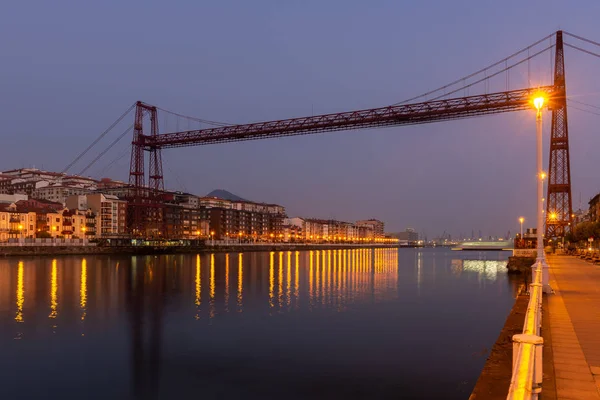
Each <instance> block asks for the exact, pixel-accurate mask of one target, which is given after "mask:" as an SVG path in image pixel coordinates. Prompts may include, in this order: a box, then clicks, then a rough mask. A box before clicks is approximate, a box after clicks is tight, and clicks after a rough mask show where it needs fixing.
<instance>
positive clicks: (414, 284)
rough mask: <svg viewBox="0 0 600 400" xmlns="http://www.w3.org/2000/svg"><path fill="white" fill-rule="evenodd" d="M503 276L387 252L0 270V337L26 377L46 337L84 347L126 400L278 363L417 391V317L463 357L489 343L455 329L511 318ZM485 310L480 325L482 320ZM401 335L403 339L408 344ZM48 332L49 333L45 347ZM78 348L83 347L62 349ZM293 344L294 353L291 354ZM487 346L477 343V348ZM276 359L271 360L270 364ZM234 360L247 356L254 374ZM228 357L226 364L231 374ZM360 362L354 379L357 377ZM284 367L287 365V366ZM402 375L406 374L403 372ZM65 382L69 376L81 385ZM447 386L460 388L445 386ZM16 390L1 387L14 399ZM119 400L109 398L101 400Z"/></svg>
mask: <svg viewBox="0 0 600 400" xmlns="http://www.w3.org/2000/svg"><path fill="white" fill-rule="evenodd" d="M284 253H285V254H284ZM463 255H464V254H463ZM400 257H402V258H400ZM469 257H471V255H469ZM236 261H237V263H236ZM236 264H237V268H236ZM505 270H506V261H504V260H503V259H502V257H499V259H498V260H485V259H482V260H477V259H464V260H463V259H460V255H458V256H456V255H455V254H452V253H449V252H448V253H443V254H438V253H435V252H432V251H421V250H400V251H398V250H394V249H375V250H372V249H342V250H313V251H307V252H297V251H296V252H289V251H285V252H270V253H247V254H241V253H230V254H205V255H190V256H158V257H154V256H152V257H140V256H138V257H118V256H113V257H94V256H87V257H86V258H81V257H61V258H58V259H52V260H49V259H35V260H34V259H27V260H14V259H12V260H11V259H4V260H0V290H1V291H0V332H3V330H4V331H6V333H7V334H6V335H4V337H10V340H11V341H12V340H13V338H14V333H15V332H17V333H18V336H19V338H20V339H22V340H20V341H19V344H23V343H25V346H27V345H28V344H29V346H32V347H31V348H27V347H23V348H22V349H23V350H22V351H23V353H20V354H19V355H20V356H21V357H30V358H31V363H32V364H35V363H36V362H37V361H38V360H37V358H36V357H42V355H41V353H39V351H33V350H31V349H36V348H37V347H36V346H38V342H41V341H45V340H48V336H44V335H45V334H51V335H53V336H52V338H53V340H59V339H61V338H62V340H64V343H62V344H61V342H56V343H55V344H54V346H55V348H56V349H57V351H61V352H63V353H64V354H71V353H72V354H79V353H78V352H77V351H73V349H74V347H69V346H71V345H72V346H78V347H77V349H78V351H79V350H81V351H82V353H81V354H84V353H85V352H86V351H87V352H90V353H89V354H91V353H92V352H93V351H92V350H90V348H89V347H86V346H97V349H95V351H96V353H94V357H101V356H102V355H103V354H104V353H106V357H107V358H106V359H105V360H104V361H103V364H98V365H102V368H106V366H107V365H114V368H115V373H114V376H112V378H111V379H113V380H115V382H117V381H119V380H124V381H127V383H125V385H126V389H127V390H131V395H132V397H134V398H140V399H146V398H157V397H159V395H158V393H162V394H163V395H162V396H160V397H161V398H162V397H164V398H169V396H168V393H166V392H168V391H169V390H171V389H172V388H173V386H172V385H171V386H169V385H167V384H165V383H164V380H165V379H167V378H165V376H169V373H170V372H169V371H170V370H171V369H173V368H175V367H178V368H180V369H179V370H173V372H171V374H172V375H177V374H183V375H185V373H184V372H185V371H188V370H189V371H190V372H186V373H187V374H188V375H186V376H187V377H188V378H189V382H188V383H186V384H183V386H185V385H189V386H190V387H193V386H194V384H193V383H190V382H194V380H195V379H199V378H198V377H201V378H200V379H205V377H206V376H208V377H209V378H210V377H214V376H220V374H221V371H230V370H234V369H235V366H233V365H232V364H235V363H238V362H239V363H240V365H243V366H244V368H245V369H252V367H248V366H251V365H254V364H253V363H254V362H255V361H253V360H255V359H257V360H261V359H264V361H263V362H264V364H261V365H258V367H261V368H267V367H265V365H269V366H270V365H277V364H278V361H277V360H278V359H277V357H282V358H283V357H287V358H288V359H290V360H291V361H294V363H295V362H298V364H297V368H298V370H297V371H296V375H297V376H305V375H306V374H308V375H310V374H311V373H307V372H306V371H309V370H311V368H312V367H314V365H317V364H318V363H319V360H320V361H322V360H323V359H335V362H338V359H339V363H340V364H339V365H343V364H344V363H346V365H352V367H356V368H357V370H361V371H363V368H366V367H368V368H366V369H369V368H375V369H377V366H378V365H391V366H393V367H394V368H391V369H390V370H393V371H396V372H394V373H390V372H389V370H388V369H386V370H385V371H382V370H379V372H380V373H381V374H382V376H383V375H385V374H388V373H390V374H392V375H393V376H392V377H391V378H390V381H389V382H390V383H389V385H390V388H394V385H395V384H396V383H395V382H397V379H398V377H399V376H400V377H403V378H402V379H404V378H406V379H407V380H412V379H413V378H412V377H411V375H410V370H411V369H412V368H416V369H419V368H420V366H419V365H420V364H419V361H418V360H420V357H422V354H419V355H418V357H417V356H415V358H414V360H413V359H412V358H410V357H412V356H411V354H412V353H411V348H412V346H414V347H418V346H421V347H420V348H425V347H423V346H429V345H431V344H430V343H429V342H427V343H428V344H427V345H425V344H424V343H422V342H421V341H420V340H421V336H422V335H425V334H423V332H425V330H424V329H423V327H422V326H420V325H419V324H423V321H424V319H423V315H426V314H428V313H431V312H432V310H440V311H439V312H440V315H438V316H436V315H434V316H433V319H432V320H428V322H427V324H432V327H430V326H429V325H427V330H431V331H435V332H439V331H441V330H445V329H446V328H448V329H450V330H452V329H454V328H453V327H452V326H450V327H448V326H444V325H439V326H438V325H435V324H436V323H437V321H438V320H440V321H445V322H444V323H447V321H448V319H447V318H446V319H445V320H444V316H447V315H453V318H464V320H461V321H460V323H458V322H457V324H460V326H461V328H460V330H461V333H460V335H461V337H463V335H467V336H468V337H466V336H465V338H464V340H463V341H464V342H465V343H469V342H470V341H471V342H472V341H477V340H484V339H482V338H483V337H484V336H485V335H483V333H482V332H481V330H478V331H477V332H474V333H473V335H474V336H473V337H471V336H469V335H471V332H463V329H462V327H464V326H467V323H468V319H469V318H478V319H482V318H489V319H491V316H490V315H489V311H485V310H487V309H489V308H490V307H486V306H485V305H490V304H492V305H494V307H492V308H494V309H499V310H500V311H502V310H503V309H502V307H503V306H497V304H498V301H499V299H500V300H501V299H505V297H502V296H504V295H505V294H506V295H507V296H506V299H507V300H506V302H505V303H502V304H506V311H508V310H509V309H510V306H511V305H512V299H511V297H512V296H511V293H512V292H513V289H511V285H512V283H511V282H509V281H508V280H507V278H506V276H505ZM434 274H435V281H434V280H433V277H434ZM203 281H204V282H203ZM203 283H204V287H203ZM491 284H494V285H495V286H494V290H491V291H490V290H486V287H485V285H488V286H489V285H491ZM444 285H446V286H444ZM434 286H435V287H434ZM442 288H443V290H440V289H442ZM496 288H498V290H496ZM202 289H204V290H202ZM467 289H468V290H467ZM488 289H489V288H488ZM444 290H445V292H444ZM450 291H453V292H452V293H454V296H448V297H447V298H444V299H442V300H439V299H438V297H436V296H440V295H439V294H438V293H440V292H444V293H445V294H446V295H447V294H448V293H450ZM467 293H468V296H466V295H465V294H467ZM3 294H6V296H2V295H3ZM418 296H420V297H418ZM461 296H464V302H463V303H457V304H455V305H453V304H452V303H451V302H452V301H461V299H462V297H461ZM448 299H452V300H451V301H449V300H448ZM473 299H476V301H475V300H473ZM482 299H483V300H482ZM482 301H483V302H482ZM485 301H487V302H488V303H485ZM452 307H455V308H458V309H460V312H456V309H453V308H452ZM48 309H50V314H49V315H48ZM480 310H484V311H481V314H478V313H479V312H480ZM348 316H350V317H348ZM438 317H439V318H438ZM47 318H50V319H51V320H52V324H53V327H56V325H58V323H60V326H61V329H60V330H55V329H52V328H49V327H48V320H47ZM505 318H506V314H502V313H501V315H499V316H498V321H499V322H498V324H499V325H500V326H501V324H502V323H503V321H504V319H505ZM82 321H85V337H83V336H82V335H81V331H82V325H83V324H82ZM268 321H275V322H268ZM286 321H287V322H286ZM441 323H442V322H440V324H441ZM489 323H490V321H489V320H487V321H484V322H482V323H481V327H482V328H481V329H486V328H485V327H487V326H488V324H489ZM286 324H288V325H286ZM407 326H410V327H411V329H408V330H407V328H406V327H407ZM42 330H45V331H44V332H45V333H44V332H42V333H39V332H40V331H42ZM489 330H490V334H489V339H490V341H491V343H493V340H495V338H496V337H497V334H498V327H497V326H494V325H493V324H492V325H491V327H490V328H489ZM55 331H56V332H55ZM341 332H343V335H341V334H340V333H341ZM453 332H454V333H453V335H454V336H452V335H450V337H452V338H455V337H457V336H456V334H457V333H456V332H457V331H456V330H454V331H453ZM75 334H76V335H75ZM104 335H106V338H104V337H103V336H104ZM402 335H408V336H409V337H404V338H403V337H402ZM2 337H3V336H2V335H0V345H1V344H4V343H2V342H1V340H2ZM73 337H76V338H77V340H79V342H77V343H75V344H70V341H72V338H73ZM124 338H125V339H126V340H124ZM408 339H410V340H408ZM423 340H425V338H423ZM263 341H264V342H265V343H266V344H265V343H263ZM463 341H461V343H462V342H463ZM238 342H239V344H238ZM361 342H368V343H369V346H357V345H356V343H361ZM11 343H12V342H11ZM65 343H67V344H65ZM92 343H94V344H93V345H92ZM290 343H295V346H291V347H290V346H289V344H290ZM404 343H414V345H408V344H407V345H406V346H408V347H406V348H405V347H402V346H404ZM436 343H437V342H436ZM9 344H10V343H9ZM447 345H448V344H447V343H445V344H444V343H442V342H440V344H439V346H443V348H442V349H441V351H442V353H443V352H444V351H459V350H460V349H455V347H456V346H454V345H451V346H447ZM489 345H490V343H488V342H485V343H484V344H483V345H482V346H481V347H484V346H488V347H489ZM9 347H10V346H6V348H9ZM213 349H214V350H213ZM227 349H230V350H227ZM448 349H451V350H448ZM438 350H439V349H438ZM461 351H462V350H461ZM465 351H468V353H465V354H471V353H472V350H470V349H469V350H465ZM27 352H28V354H29V355H26V354H25V353H27ZM271 353H273V354H276V355H277V356H273V357H275V358H272V357H271V356H269V354H271ZM304 353H306V354H307V355H306V357H308V355H310V354H312V353H315V355H314V357H315V358H314V359H309V360H308V361H307V360H304V359H303V357H304ZM442 353H440V352H437V353H436V354H442ZM15 354H16V353H13V355H12V356H13V357H14V355H15ZM398 354H402V357H398ZM52 355H53V358H52V357H50V359H52V360H55V358H56V357H55V354H54V353H53V354H52ZM242 355H244V356H248V357H249V359H250V361H249V360H246V359H244V358H243V357H242ZM459 356H460V357H463V356H464V355H461V354H459V355H457V357H458V358H457V359H458V360H462V361H460V362H458V364H461V363H462V364H465V365H467V364H468V363H469V362H470V361H469V362H467V361H464V359H462V358H460V357H459ZM10 357H11V356H10V355H9V356H4V359H5V363H7V364H9V363H10V362H11V358H10ZM69 357H70V356H69ZM82 357H83V356H82ZM223 357H224V358H225V359H227V357H230V358H229V359H230V360H231V363H232V364H228V363H227V362H226V361H224V360H223V359H222V358H223ZM239 357H242V358H241V360H238V358H239ZM261 357H262V358H261ZM405 358H406V359H405ZM354 359H356V363H357V365H354V364H352V363H353V361H352V360H354ZM205 361H206V365H204V362H205ZM291 361H290V365H292V364H294V363H292V362H291ZM451 361H456V360H451ZM1 362H2V361H0V366H1V365H2V364H1ZM53 362H55V361H53ZM304 362H306V365H305V364H303V363H304ZM56 363H57V364H56V368H57V369H60V368H61V367H64V366H65V365H69V366H71V368H72V366H73V365H79V364H77V362H74V361H73V360H70V361H68V362H67V361H64V363H61V361H60V360H58V361H56ZM69 363H70V364H69ZM87 363H89V364H90V366H88V365H87ZM178 363H180V364H178ZM402 363H406V365H409V366H407V367H406V368H404V367H403V365H404V364H402ZM95 364H96V363H95V360H94V361H89V360H88V361H86V365H85V366H84V370H85V372H86V373H89V374H91V375H93V374H97V373H99V372H98V371H97V370H95V369H94V368H95V367H92V365H95ZM259 364H260V362H259ZM430 364H431V363H428V365H430ZM442 364H444V365H450V364H453V363H452V362H450V363H442ZM454 364H456V362H455V363H454ZM462 364H461V365H462ZM121 365H125V366H126V367H121ZM198 365H202V366H198ZM294 365H295V364H294ZM308 365H310V366H312V367H308ZM319 365H320V364H319ZM287 367H289V365H288V366H287ZM82 368H83V367H82ZM98 368H99V367H98ZM119 368H123V369H119ZM240 368H241V367H240ZM319 368H322V369H318V371H316V370H315V371H314V374H315V375H320V376H328V374H330V373H331V371H332V370H336V371H337V369H336V368H338V367H335V368H334V369H332V370H328V369H327V368H326V367H325V366H323V365H321V366H320V367H319ZM332 368H333V367H332ZM348 368H349V369H348V371H351V370H352V368H351V367H348ZM403 368H404V369H403ZM427 368H430V366H425V367H423V368H421V369H420V370H419V374H420V373H423V374H424V375H423V376H426V372H427V371H428V369H427ZM480 368H481V365H480V364H475V367H473V370H474V371H475V372H474V374H475V375H474V376H475V378H476V376H477V374H478V372H479V370H480ZM259 369H260V368H259ZM0 371H1V369H0ZM191 371H193V372H191ZM269 371H270V374H273V371H272V370H269ZM298 371H301V372H298ZM398 371H401V372H398ZM70 373H71V374H75V375H76V371H71V372H70ZM81 373H83V371H82V372H81ZM103 373H104V372H103ZM345 373H346V372H345ZM455 373H456V374H458V372H455V371H453V372H451V374H455ZM461 373H462V372H461ZM415 374H416V373H415ZM465 374H466V373H465ZM100 375H101V374H100ZM223 375H227V374H226V373H223ZM417 375H418V374H416V375H415V376H417ZM453 376H454V375H453ZM457 376H458V375H457ZM129 377H131V379H130V380H129ZM459 378H460V380H458V382H462V381H464V380H469V379H472V376H471V375H468V377H466V378H465V377H464V376H462V375H460V377H459ZM1 379H2V378H0V383H3V381H1ZM173 379H174V378H173ZM253 379H256V380H258V381H260V382H261V383H260V384H261V385H266V381H267V379H266V378H264V377H262V378H261V377H260V376H253ZM261 379H262V380H261ZM273 379H275V378H273ZM290 379H291V378H290ZM346 379H350V380H355V379H356V376H351V375H349V376H348V377H346ZM378 379H379V378H378ZM457 379H458V378H457ZM358 380H360V379H358ZM178 382H179V383H181V382H180V381H178ZM202 382H203V384H205V385H208V383H206V381H204V380H203V381H202ZM219 382H221V381H219ZM282 382H286V381H285V380H282ZM311 382H313V383H314V382H315V381H314V380H313V381H311ZM335 382H336V385H338V384H339V383H340V381H339V380H337V381H335ZM10 383H11V382H4V383H3V384H4V385H5V386H6V385H7V384H8V385H9V386H10ZM317 383H318V382H317ZM318 384H319V385H320V383H318ZM214 385H217V383H214ZM225 386H226V385H225ZM267 386H268V385H267ZM317 386H318V385H317ZM161 387H162V389H161ZM336 387H337V386H336ZM15 390H16V389H15ZM99 390H100V391H102V390H109V389H108V388H100V389H99ZM161 390H162V392H161ZM165 391H166V392H165ZM103 393H104V392H103ZM165 393H166V394H167V395H165ZM190 393H193V391H190V392H188V394H190ZM29 397H30V398H36V396H29ZM37 397H40V396H37ZM122 397H123V396H121V395H118V396H111V395H109V394H108V393H107V395H106V396H104V398H122ZM176 397H177V396H173V398H176ZM179 397H185V396H179ZM209 397H210V396H209ZM280 397H281V396H280ZM284 397H285V396H284ZM291 397H293V396H291ZM332 397H335V396H332ZM332 397H330V398H332ZM347 397H348V398H352V396H347ZM7 398H11V397H10V396H8V397H7ZM223 398H227V397H223ZM228 398H236V396H233V395H232V396H230V397H228ZM237 398H239V397H237ZM247 398H261V397H260V396H255V397H252V396H247ZM262 398H269V396H268V395H267V396H266V397H265V396H262ZM293 398H295V397H293ZM438 398H439V397H438Z"/></svg>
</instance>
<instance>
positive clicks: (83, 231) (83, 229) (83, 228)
mask: <svg viewBox="0 0 600 400" xmlns="http://www.w3.org/2000/svg"><path fill="white" fill-rule="evenodd" d="M81 233H82V234H83V245H84V246H85V226H84V227H82V228H81Z"/></svg>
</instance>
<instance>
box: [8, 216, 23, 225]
mask: <svg viewBox="0 0 600 400" xmlns="http://www.w3.org/2000/svg"><path fill="white" fill-rule="evenodd" d="M9 222H12V223H19V222H21V219H20V218H19V217H17V216H14V215H11V216H10V219H9Z"/></svg>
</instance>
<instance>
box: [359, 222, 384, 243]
mask: <svg viewBox="0 0 600 400" xmlns="http://www.w3.org/2000/svg"><path fill="white" fill-rule="evenodd" d="M356 225H357V226H359V227H367V228H371V229H372V230H373V235H374V237H375V238H383V237H385V225H384V223H383V221H380V220H378V219H364V220H361V221H356Z"/></svg>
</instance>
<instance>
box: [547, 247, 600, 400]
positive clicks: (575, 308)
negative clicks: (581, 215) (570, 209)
mask: <svg viewBox="0 0 600 400" xmlns="http://www.w3.org/2000/svg"><path fill="white" fill-rule="evenodd" d="M548 265H549V267H550V269H549V272H550V286H552V289H554V291H555V293H554V294H550V295H548V297H547V299H548V315H549V325H550V333H551V336H552V353H553V358H554V372H555V379H556V393H557V398H558V399H559V400H562V399H578V400H587V399H590V400H593V399H598V400H600V266H597V265H593V264H591V263H589V262H586V261H584V260H581V259H579V258H577V257H572V256H548ZM542 398H543V391H542Z"/></svg>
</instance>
